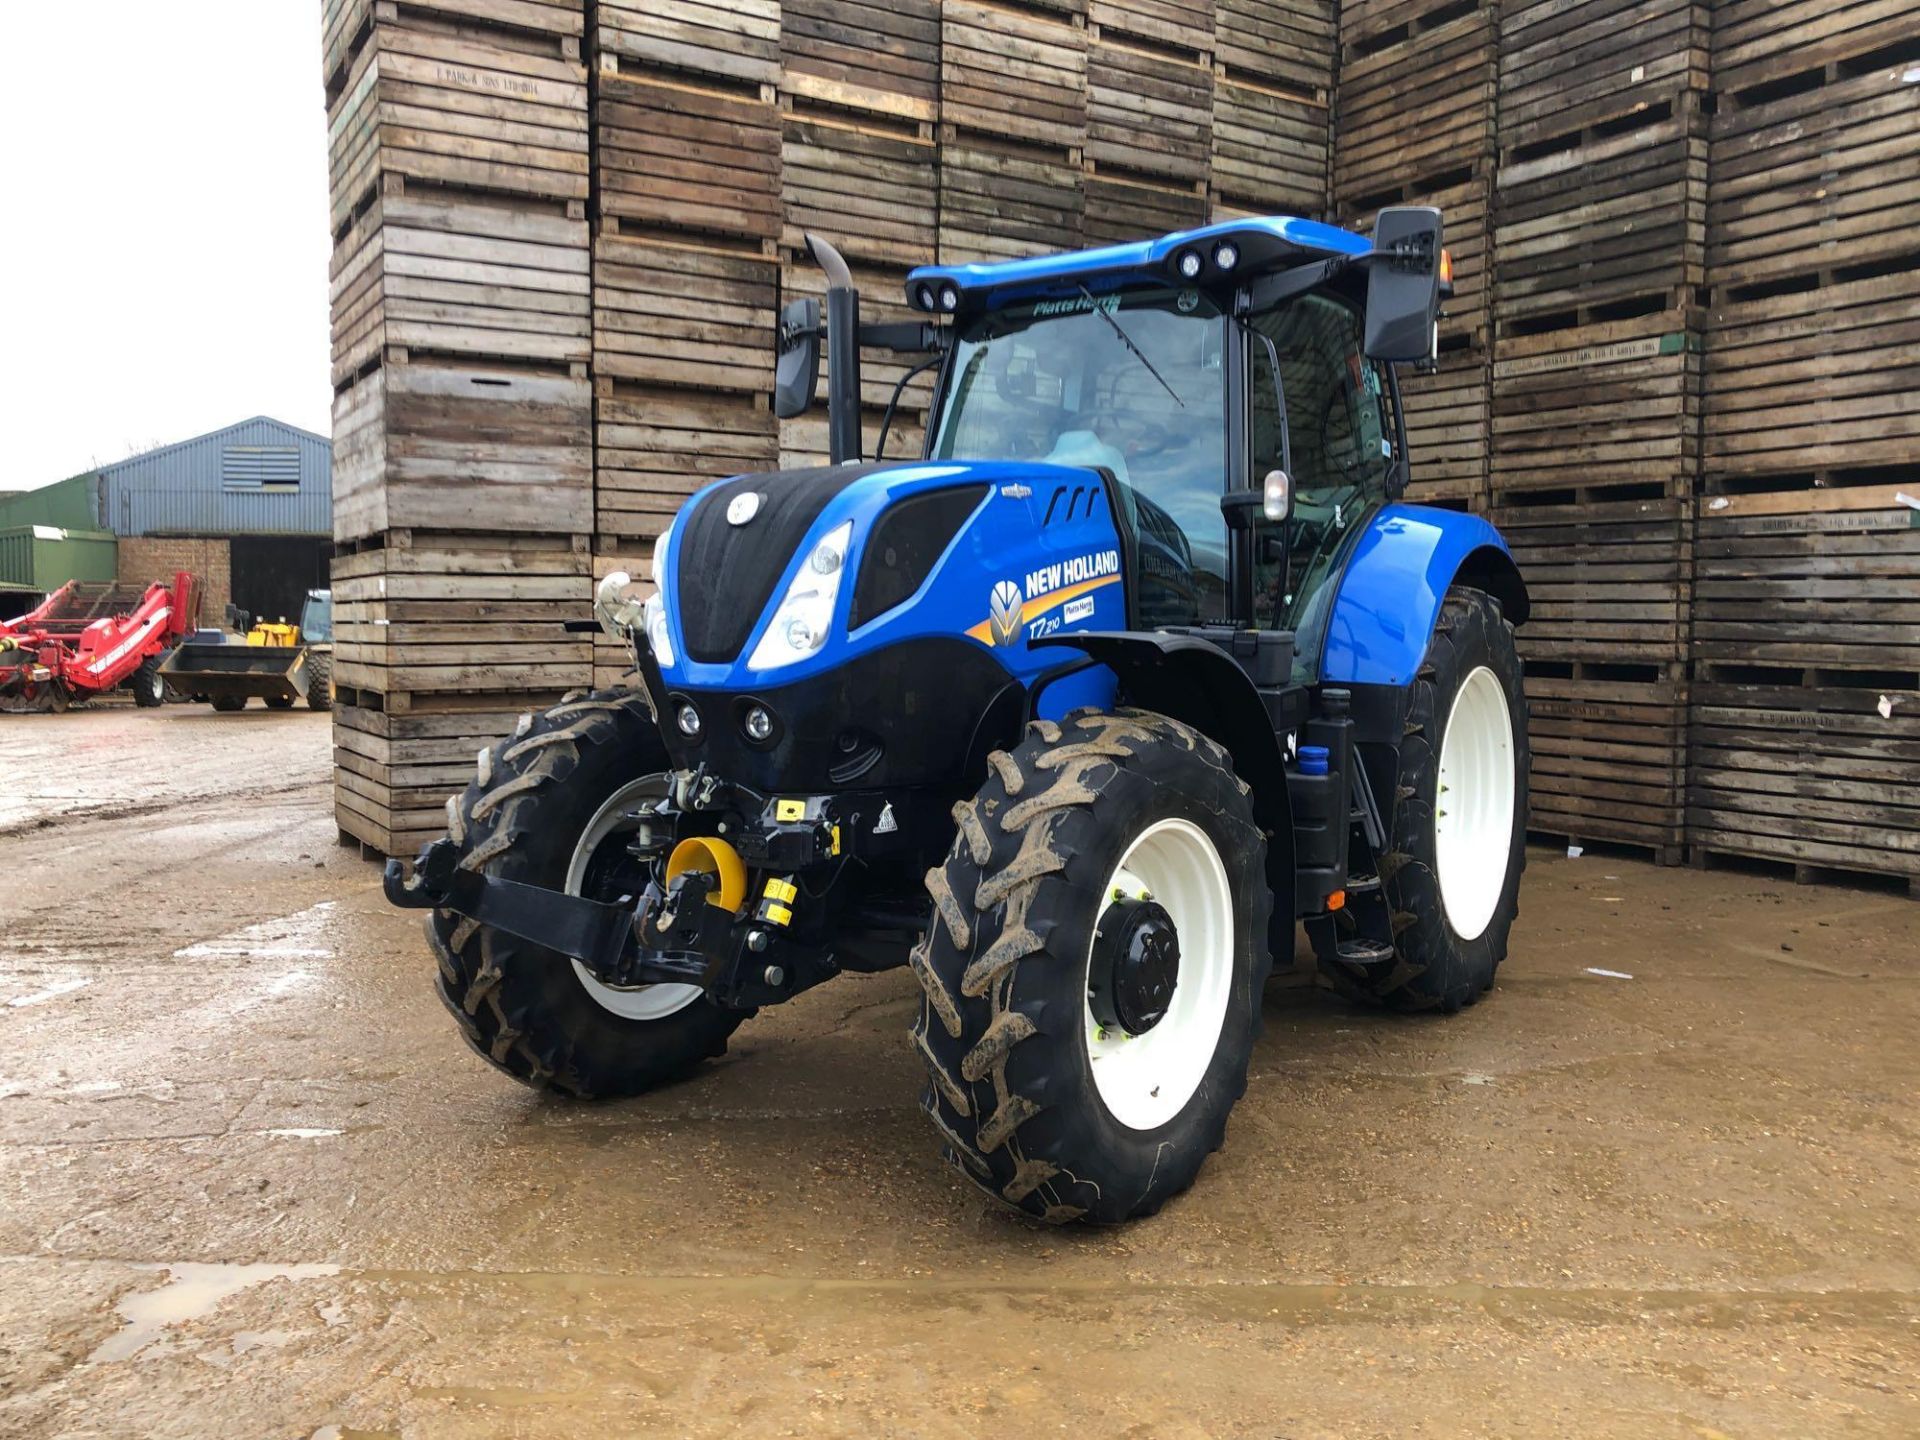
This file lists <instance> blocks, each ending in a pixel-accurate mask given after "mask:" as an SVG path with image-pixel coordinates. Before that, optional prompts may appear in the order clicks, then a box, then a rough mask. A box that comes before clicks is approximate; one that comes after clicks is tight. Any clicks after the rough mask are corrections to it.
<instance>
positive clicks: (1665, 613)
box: [1487, 485, 1692, 673]
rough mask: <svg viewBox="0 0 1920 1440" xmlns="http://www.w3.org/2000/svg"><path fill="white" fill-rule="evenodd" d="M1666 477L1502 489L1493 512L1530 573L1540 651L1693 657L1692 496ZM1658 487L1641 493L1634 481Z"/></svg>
mask: <svg viewBox="0 0 1920 1440" xmlns="http://www.w3.org/2000/svg"><path fill="white" fill-rule="evenodd" d="M1663 488H1664V487H1659V486H1653V487H1640V486H1631V485H1629V486H1621V487H1617V488H1615V489H1612V490H1596V491H1587V492H1585V494H1584V495H1583V496H1582V498H1580V499H1578V500H1575V499H1573V498H1572V495H1571V494H1569V493H1566V492H1556V491H1551V490H1544V491H1538V490H1536V491H1520V492H1518V493H1515V494H1502V493H1499V492H1496V493H1495V495H1494V497H1493V504H1492V506H1491V508H1490V510H1489V512H1488V517H1487V518H1488V519H1490V520H1491V521H1492V522H1493V523H1494V524H1495V525H1496V526H1497V527H1499V530H1500V533H1501V534H1502V535H1504V536H1505V537H1506V540H1507V544H1508V546H1509V547H1510V548H1511V549H1512V551H1513V557H1514V559H1515V560H1516V561H1518V562H1519V565H1520V573H1521V574H1522V575H1524V576H1526V580H1527V591H1528V595H1529V597H1530V598H1531V600H1532V614H1531V616H1530V617H1529V618H1528V620H1527V623H1526V624H1525V625H1524V626H1522V627H1521V628H1520V630H1519V632H1518V640H1519V644H1520V652H1521V655H1522V657H1523V658H1524V659H1525V660H1526V661H1527V662H1528V664H1529V665H1531V664H1532V663H1533V662H1534V661H1536V660H1539V661H1553V662H1566V663H1578V664H1582V665H1592V664H1610V663H1622V664H1632V665H1641V666H1647V665H1651V666H1657V667H1663V669H1662V673H1667V671H1669V670H1671V669H1673V668H1674V667H1677V666H1679V665H1680V664H1681V663H1682V662H1684V661H1685V660H1686V658H1687V618H1688V605H1689V601H1690V590H1691V560H1692V547H1691V529H1692V526H1691V502H1690V501H1689V500H1687V499H1686V498H1680V497H1673V496H1669V495H1666V494H1663V493H1660V492H1661V491H1662V489H1663ZM1639 489H1652V490H1653V491H1654V492H1655V493H1654V494H1653V495H1652V496H1650V497H1647V498H1639V497H1636V496H1635V495H1634V493H1633V492H1634V491H1636V490H1639Z"/></svg>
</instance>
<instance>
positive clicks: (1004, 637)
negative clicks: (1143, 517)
mask: <svg viewBox="0 0 1920 1440" xmlns="http://www.w3.org/2000/svg"><path fill="white" fill-rule="evenodd" d="M1119 583H1120V552H1119V551H1118V550H1096V551H1093V552H1091V553H1090V554H1086V555H1075V556H1073V557H1071V558H1070V559H1066V560H1056V561H1054V562H1053V563H1052V564H1050V565H1043V566H1041V567H1040V568H1039V569H1037V570H1032V571H1029V572H1028V573H1027V577H1026V582H1025V585H1024V588H1023V587H1022V586H1020V585H1016V584H1015V583H1014V582H1013V581H1011V580H1002V581H1001V582H1000V583H999V584H998V585H996V586H994V587H993V594H992V595H991V596H990V597H989V599H988V607H987V618H986V619H985V620H982V621H981V622H980V623H979V624H977V625H975V626H973V627H972V628H971V629H969V630H968V631H967V634H968V635H969V636H970V637H972V638H973V639H975V640H978V641H979V642H980V643H981V644H983V645H997V646H1006V645H1012V644H1014V643H1015V642H1016V641H1017V640H1019V639H1020V637H1021V634H1022V632H1025V634H1026V636H1027V638H1029V639H1038V638H1040V637H1041V636H1042V635H1050V634H1052V633H1053V632H1054V631H1056V630H1058V629H1059V628H1060V627H1061V626H1062V625H1074V624H1079V623H1080V622H1082V621H1085V620H1091V619H1092V618H1093V611H1094V598H1093V596H1094V592H1095V591H1097V590H1102V589H1104V588H1106V587H1107V586H1109V585H1117V584H1119ZM1056 611H1058V612H1059V613H1058V614H1056V613H1054V612H1056Z"/></svg>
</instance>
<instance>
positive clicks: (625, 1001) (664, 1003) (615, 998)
mask: <svg viewBox="0 0 1920 1440" xmlns="http://www.w3.org/2000/svg"><path fill="white" fill-rule="evenodd" d="M664 794H666V777H665V776H664V775H647V776H644V777H642V778H641V779H639V780H636V781H634V782H633V783H632V784H631V785H625V786H622V787H621V788H620V789H618V790H616V791H615V792H614V793H613V794H612V795H611V796H610V797H609V798H608V800H607V803H606V804H604V805H602V806H601V807H600V808H599V810H598V811H596V812H595V813H594V817H593V819H592V820H590V821H588V822H587V828H586V829H585V830H583V831H581V832H580V841H579V843H578V844H576V845H575V846H574V847H573V859H572V860H571V861H569V862H568V864H567V894H569V895H578V894H580V887H581V886H582V885H583V884H585V883H586V877H587V865H588V864H589V862H591V861H592V859H593V854H594V851H596V850H598V849H599V848H600V845H601V843H602V842H603V841H605V840H606V838H607V837H608V836H609V835H612V834H614V833H615V832H616V831H620V830H631V829H633V828H634V827H633V820H632V814H631V812H632V810H633V808H634V807H635V806H636V805H638V804H639V803H640V802H641V801H642V800H649V799H653V800H657V799H658V798H659V797H660V796H662V795H664ZM573 973H574V974H575V975H576V976H578V977H579V979H580V985H581V988H583V989H584V990H585V991H586V992H587V994H588V995H590V996H592V997H593V1001H594V1003H595V1004H596V1005H598V1006H599V1007H600V1008H601V1009H602V1010H606V1011H609V1012H611V1013H612V1014H615V1015H618V1016H619V1017H620V1018H621V1019H622V1020H664V1019H666V1018H667V1017H668V1016H669V1015H677V1014H679V1013H680V1012H681V1011H682V1010H684V1009H686V1008H687V1006H689V1005H691V1004H692V1003H693V1002H694V1001H696V1000H698V999H699V998H700V995H701V990H700V987H699V986H698V985H633V986H623V985H609V984H607V983H606V982H605V981H603V980H600V979H597V978H596V977H595V976H594V974H593V972H592V971H591V970H589V969H587V967H586V966H584V965H582V964H581V963H580V962H579V961H578V960H575V961H574V962H573Z"/></svg>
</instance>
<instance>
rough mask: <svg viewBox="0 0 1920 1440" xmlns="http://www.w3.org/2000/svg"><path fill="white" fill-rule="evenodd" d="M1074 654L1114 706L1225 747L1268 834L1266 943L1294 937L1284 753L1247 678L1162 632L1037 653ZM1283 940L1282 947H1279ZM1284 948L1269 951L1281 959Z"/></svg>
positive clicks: (1217, 656)
mask: <svg viewBox="0 0 1920 1440" xmlns="http://www.w3.org/2000/svg"><path fill="white" fill-rule="evenodd" d="M1056 647H1057V648H1059V649H1061V650H1077V651H1079V652H1080V653H1082V654H1084V655H1086V656H1087V657H1088V658H1089V659H1092V660H1094V661H1096V662H1098V664H1099V665H1100V666H1101V667H1103V668H1102V669H1101V670H1100V671H1096V672H1094V673H1097V674H1103V675H1104V674H1108V673H1110V674H1111V675H1113V676H1114V677H1116V678H1117V680H1118V682H1119V683H1118V695H1117V699H1118V703H1120V704H1123V705H1136V706H1138V707H1139V708H1140V709H1142V710H1152V711H1154V712H1155V713H1157V714H1160V715H1166V716H1169V717H1171V718H1172V719H1175V720H1179V721H1181V722H1182V723H1184V724H1187V725H1191V726H1192V727H1193V728H1194V729H1196V730H1198V731H1200V732H1201V733H1202V734H1204V735H1207V736H1210V737H1211V738H1212V739H1214V740H1217V741H1218V742H1219V743H1220V744H1221V745H1223V746H1225V747H1226V750H1227V753H1228V754H1229V755H1231V756H1232V757H1233V768H1234V770H1235V771H1236V772H1237V773H1238V774H1239V776H1240V778H1241V779H1242V780H1244V781H1245V782H1246V783H1247V786H1248V788H1250V789H1251V790H1252V792H1253V797H1252V798H1253V812H1254V818H1255V819H1256V820H1257V821H1258V822H1259V824H1260V828H1261V829H1262V830H1264V831H1266V832H1267V881H1268V884H1269V885H1270V886H1271V887H1272V889H1273V893H1274V896H1275V897H1276V899H1277V901H1278V903H1277V904H1276V905H1275V907H1274V916H1273V931H1272V938H1273V942H1274V943H1275V944H1276V945H1283V943H1284V944H1290V943H1291V937H1292V934H1293V921H1294V915H1293V903H1292V896H1293V893H1294V855H1293V799H1292V796H1291V795H1290V794H1289V793H1288V790H1287V762H1286V755H1285V753H1284V752H1283V751H1282V749H1281V737H1279V736H1278V735H1276V734H1275V733H1274V730H1273V722H1272V720H1271V719H1270V718H1269V717H1268V715H1267V707H1266V705H1265V703H1264V702H1263V701H1262V700H1261V698H1260V692H1259V691H1258V690H1256V689H1255V688H1254V685H1253V681H1251V680H1249V679H1248V678H1247V672H1246V671H1244V670H1242V669H1241V668H1240V666H1239V665H1238V664H1237V663H1236V662H1235V661H1234V659H1233V657H1232V656H1230V655H1228V654H1227V652H1226V651H1224V650H1222V649H1221V648H1220V647H1219V646H1218V645H1214V644H1212V643H1210V642H1208V641H1206V640H1201V639H1199V638H1197V637H1195V636H1191V635H1175V634H1168V633H1167V632H1165V631H1161V630H1109V631H1101V632H1096V633H1090V634H1085V633H1083V634H1078V635H1072V634H1063V635H1054V636H1049V637H1048V638H1046V639H1044V640H1037V641H1035V642H1034V643H1033V648H1034V649H1036V650H1044V649H1052V648H1056ZM1283 937H1284V942H1283ZM1285 953H1286V952H1285V950H1284V948H1283V949H1281V950H1278V951H1276V954H1279V955H1281V956H1282V958H1284V955H1285Z"/></svg>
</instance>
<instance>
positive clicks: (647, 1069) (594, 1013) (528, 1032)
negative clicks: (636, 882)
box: [427, 691, 751, 1099]
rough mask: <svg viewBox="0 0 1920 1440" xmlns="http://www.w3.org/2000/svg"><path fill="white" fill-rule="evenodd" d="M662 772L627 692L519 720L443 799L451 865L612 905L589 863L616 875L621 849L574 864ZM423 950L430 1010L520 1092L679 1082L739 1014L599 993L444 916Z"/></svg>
mask: <svg viewBox="0 0 1920 1440" xmlns="http://www.w3.org/2000/svg"><path fill="white" fill-rule="evenodd" d="M670 768H671V764H670V762H669V760H668V759H667V752H666V747H665V746H664V745H663V744H662V743H661V741H660V736H659V732H658V731H657V730H656V729H655V727H654V721H653V717H652V715H651V714H650V713H648V710H647V708H646V704H645V702H644V701H643V700H642V699H641V697H640V696H638V695H636V694H634V693H632V692H627V691H607V692H603V693H600V694H596V695H587V696H582V697H579V698H576V699H571V700H568V701H565V702H563V703H562V704H560V705H558V706H556V707H555V708H553V709H551V710H548V711H547V712H546V713H544V714H542V715H537V716H536V715H526V716H522V717H521V721H520V725H519V728H518V729H517V730H516V731H515V732H514V734H513V735H512V737H511V738H509V739H506V740H503V741H501V742H499V743H498V744H496V745H493V746H491V747H489V748H488V749H486V750H483V751H482V752H481V754H480V763H479V770H478V773H477V775H476V776H475V778H474V781H473V783H472V784H470V785H468V786H467V788H466V791H465V793H463V794H461V795H457V796H455V797H453V798H452V799H451V800H449V801H448V802H447V820H448V833H449V834H450V835H451V836H452V837H453V839H454V841H455V842H456V843H457V844H458V845H459V846H460V850H461V855H460V861H459V864H460V866H461V867H462V868H463V869H467V870H476V869H477V870H484V871H485V872H486V873H487V874H489V875H496V876H499V877H501V878H503V879H508V880H518V881H521V882H523V883H525V884H529V885H541V886H546V887H548V888H550V889H556V890H564V889H570V888H571V889H576V890H577V891H578V893H583V894H588V895H590V896H593V898H597V899H611V898H613V896H612V894H611V893H604V894H602V893H596V890H597V889H599V888H601V887H600V885H598V884H596V882H595V880H594V878H593V876H594V873H595V871H594V865H595V864H599V865H602V866H604V865H608V864H617V863H618V862H619V858H620V852H621V850H622V849H623V842H622V841H621V840H620V839H619V837H618V835H617V834H616V833H613V832H611V831H609V832H608V834H607V835H606V836H604V837H603V846H602V847H600V848H604V850H605V852H606V853H605V854H600V855H597V856H596V857H587V856H582V857H581V860H582V862H583V863H581V864H576V852H577V850H578V849H579V842H580V841H581V840H582V837H583V836H590V835H592V834H593V833H594V832H595V830H596V829H598V828H599V824H598V823H597V822H602V821H604V819H605V818H606V817H605V813H604V812H605V811H606V809H607V805H608V802H609V801H610V800H614V799H615V798H616V797H618V796H619V795H621V793H622V792H624V791H631V790H632V789H633V788H634V787H635V786H636V784H638V783H639V782H642V781H644V780H645V779H646V778H647V777H650V776H655V775H661V774H664V772H666V771H667V770H668V769H670ZM620 878H621V877H618V876H617V875H613V874H611V873H609V874H608V875H607V877H606V881H605V884H607V885H609V886H611V888H612V889H615V890H618V889H620V888H622V887H621V886H620V885H619V884H617V883H615V882H616V881H617V880H619V879H620ZM570 879H572V880H574V881H576V882H578V883H576V884H574V885H570V883H569V881H570ZM427 940H428V942H429V943H430V944H431V945H432V947H433V951H434V954H435V956H436V957H437V958H438V960H439V964H440V969H439V978H438V986H439V992H440V999H441V1001H442V1002H443V1003H444V1004H445V1005H446V1007H447V1009H448V1011H450V1012H451V1013H452V1015H453V1018H454V1019H455V1020H456V1021H458V1022H459V1025H460V1031H461V1033H462V1034H463V1035H464V1036H465V1037H466V1039H467V1043H468V1044H470V1045H471V1046H472V1047H473V1048H474V1050H475V1051H476V1052H477V1053H478V1054H479V1055H480V1056H481V1057H482V1058H483V1059H485V1060H486V1061H487V1063H489V1064H490V1065H492V1066H494V1067H495V1068H496V1069H499V1070H503V1071H505V1072H506V1073H507V1074H509V1075H511V1076H512V1077H513V1078H514V1079H516V1080H518V1081H520V1082H521V1083H523V1084H526V1085H531V1086H534V1087H536V1088H541V1089H548V1090H555V1091H558V1092H560V1093H561V1094H565V1095H572V1096H576V1097H579V1098H582V1099H591V1098H611V1097H615V1096H622V1095H638V1094H640V1093H641V1092H642V1091H646V1090H651V1089H653V1088H655V1087H656V1086H659V1085H663V1084H665V1083H667V1082H668V1081H671V1080H676V1079H678V1078H680V1077H681V1076H683V1075H685V1074H687V1073H688V1072H689V1071H690V1070H693V1069H694V1068H696V1067H697V1066H698V1065H699V1064H700V1062H701V1061H703V1060H706V1059H708V1058H710V1057H712V1056H716V1055H719V1054H721V1053H723V1052H724V1051H725V1050H726V1048H727V1037H728V1036H730V1035H731V1034H732V1033H733V1032H734V1030H735V1029H737V1028H738V1027H739V1025H740V1022H741V1021H743V1020H745V1019H746V1018H747V1016H748V1015H749V1014H750V1013H751V1012H750V1011H740V1010H724V1009H722V1008H720V1007H719V1006H718V1005H715V1004H714V1003H713V1002H712V1001H711V1000H710V999H708V998H707V997H706V996H705V995H704V994H699V993H696V994H694V995H692V996H673V997H666V998H667V999H668V1000H670V1001H672V1002H673V1003H662V1004H655V1003H652V1002H653V1001H655V1000H659V999H661V998H662V997H660V996H659V995H658V994H657V992H660V991H664V990H679V989H680V988H681V987H677V986H643V987H636V988H635V989H633V990H615V989H613V988H612V987H609V986H603V985H599V984H598V983H597V982H595V981H593V980H592V979H591V978H590V977H588V976H587V975H586V974H585V972H584V971H582V970H581V969H580V968H579V967H578V966H576V965H574V964H572V963H571V962H569V961H568V959H567V958H566V957H565V956H563V955H558V954H556V953H554V952H553V951H551V950H547V949H543V948H542V947H540V946H538V945H534V944H532V943H530V942H528V941H525V940H521V939H517V938H516V937H514V936H511V935H507V934H504V933H502V932H500V931H497V930H493V929H491V928H489V927H487V926H485V925H481V924H479V923H477V922H475V921H473V920H469V919H467V918H465V917H464V916H460V915H456V914H454V913H453V912H452V911H450V910H436V911H435V912H434V913H433V914H432V915H430V916H428V917H427Z"/></svg>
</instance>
